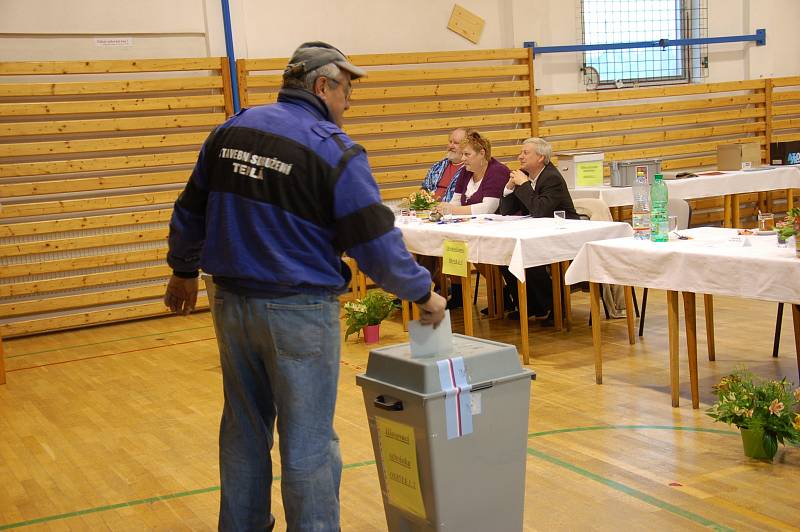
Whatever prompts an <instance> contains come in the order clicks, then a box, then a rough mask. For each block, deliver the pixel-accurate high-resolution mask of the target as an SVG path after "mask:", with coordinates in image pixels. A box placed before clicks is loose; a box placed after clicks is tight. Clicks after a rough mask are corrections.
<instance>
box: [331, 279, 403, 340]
mask: <svg viewBox="0 0 800 532" xmlns="http://www.w3.org/2000/svg"><path fill="white" fill-rule="evenodd" d="M394 300H395V298H394V296H391V295H389V294H387V293H386V292H384V291H383V290H370V291H368V292H367V295H366V296H364V297H363V298H361V299H356V300H355V301H348V302H347V303H345V304H344V313H345V322H346V323H347V330H346V331H345V333H344V339H345V340H347V338H348V337H349V336H350V335H351V334H353V333H357V332H359V331H360V330H361V329H363V328H364V327H366V326H367V325H378V324H379V323H380V322H382V321H383V320H385V319H386V318H388V317H389V316H390V315H391V314H392V312H393V311H394V310H395V309H396V308H398V306H397V305H396V304H395V302H394Z"/></svg>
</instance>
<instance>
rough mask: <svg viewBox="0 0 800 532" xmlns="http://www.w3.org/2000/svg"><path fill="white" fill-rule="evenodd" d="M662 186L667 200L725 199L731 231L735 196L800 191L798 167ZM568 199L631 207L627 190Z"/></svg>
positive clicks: (587, 190) (588, 191) (603, 189)
mask: <svg viewBox="0 0 800 532" xmlns="http://www.w3.org/2000/svg"><path fill="white" fill-rule="evenodd" d="M709 174H711V175H709ZM664 182H665V183H666V184H667V189H668V191H669V197H670V198H677V199H684V200H690V199H699V198H710V197H715V196H723V197H724V198H725V203H724V205H725V213H724V215H723V221H724V225H725V227H732V226H733V225H736V224H735V223H734V222H733V220H735V219H736V218H737V216H738V215H737V214H736V213H735V212H734V211H735V210H737V206H738V202H737V201H734V197H735V196H737V195H738V194H749V193H752V192H768V191H770V190H791V189H795V188H800V167H798V166H776V167H764V168H757V169H754V170H746V171H738V172H700V173H699V174H698V176H697V177H689V178H684V179H668V180H665V181H664ZM570 195H571V196H572V199H579V198H598V199H601V200H603V201H604V202H606V204H607V205H608V206H609V207H621V206H624V205H631V204H633V191H632V188H631V187H612V186H608V185H603V186H599V187H579V188H576V189H574V190H570ZM787 201H788V202H789V203H788V207H791V206H792V205H791V202H792V196H791V194H790V195H789V196H788V197H787ZM788 207H787V208H788Z"/></svg>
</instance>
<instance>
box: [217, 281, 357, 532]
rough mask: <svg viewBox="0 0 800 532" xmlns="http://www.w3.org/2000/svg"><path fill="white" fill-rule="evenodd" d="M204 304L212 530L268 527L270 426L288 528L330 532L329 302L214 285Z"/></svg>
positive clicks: (334, 310)
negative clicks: (215, 499) (208, 312)
mask: <svg viewBox="0 0 800 532" xmlns="http://www.w3.org/2000/svg"><path fill="white" fill-rule="evenodd" d="M213 305H214V307H213V318H214V328H215V329H216V333H217V341H218V343H219V351H220V361H221V364H222V380H223V389H224V393H225V406H224V409H223V412H222V421H221V423H220V431H219V462H220V477H221V479H220V483H221V486H222V491H221V494H220V512H219V529H220V530H225V531H227V530H237V531H238V530H271V528H272V526H274V518H273V517H272V514H271V511H270V510H271V494H270V492H271V485H272V460H271V458H270V449H271V448H272V443H273V427H274V425H275V422H276V418H277V424H278V434H279V435H280V456H281V494H282V497H283V508H284V511H285V514H286V523H287V528H288V530H302V531H312V530H318V531H334V530H339V482H340V479H341V473H342V460H341V456H340V454H339V438H338V437H337V435H336V433H335V432H334V431H333V412H334V407H335V404H336V388H337V381H338V375H339V351H340V331H339V301H338V298H336V297H335V296H333V295H331V296H312V295H296V296H289V297H282V298H276V299H265V298H251V297H246V296H241V295H237V294H234V293H232V292H229V291H225V290H223V289H222V288H221V287H219V286H217V289H216V294H215V297H214V302H213Z"/></svg>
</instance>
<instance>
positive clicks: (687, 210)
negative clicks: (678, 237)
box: [667, 198, 692, 230]
mask: <svg viewBox="0 0 800 532" xmlns="http://www.w3.org/2000/svg"><path fill="white" fill-rule="evenodd" d="M667 208H668V209H669V215H670V216H677V217H678V229H679V230H680V229H688V228H689V221H690V220H691V218H692V208H691V207H690V206H689V202H688V201H686V200H682V199H678V198H669V200H668V204H667Z"/></svg>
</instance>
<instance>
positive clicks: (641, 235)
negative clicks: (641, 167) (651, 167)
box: [631, 171, 650, 240]
mask: <svg viewBox="0 0 800 532" xmlns="http://www.w3.org/2000/svg"><path fill="white" fill-rule="evenodd" d="M631 221H632V222H633V238H635V239H637V240H649V239H650V185H649V184H648V183H647V174H646V173H644V172H641V171H637V172H636V180H635V181H634V182H633V214H632V220H631Z"/></svg>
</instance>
